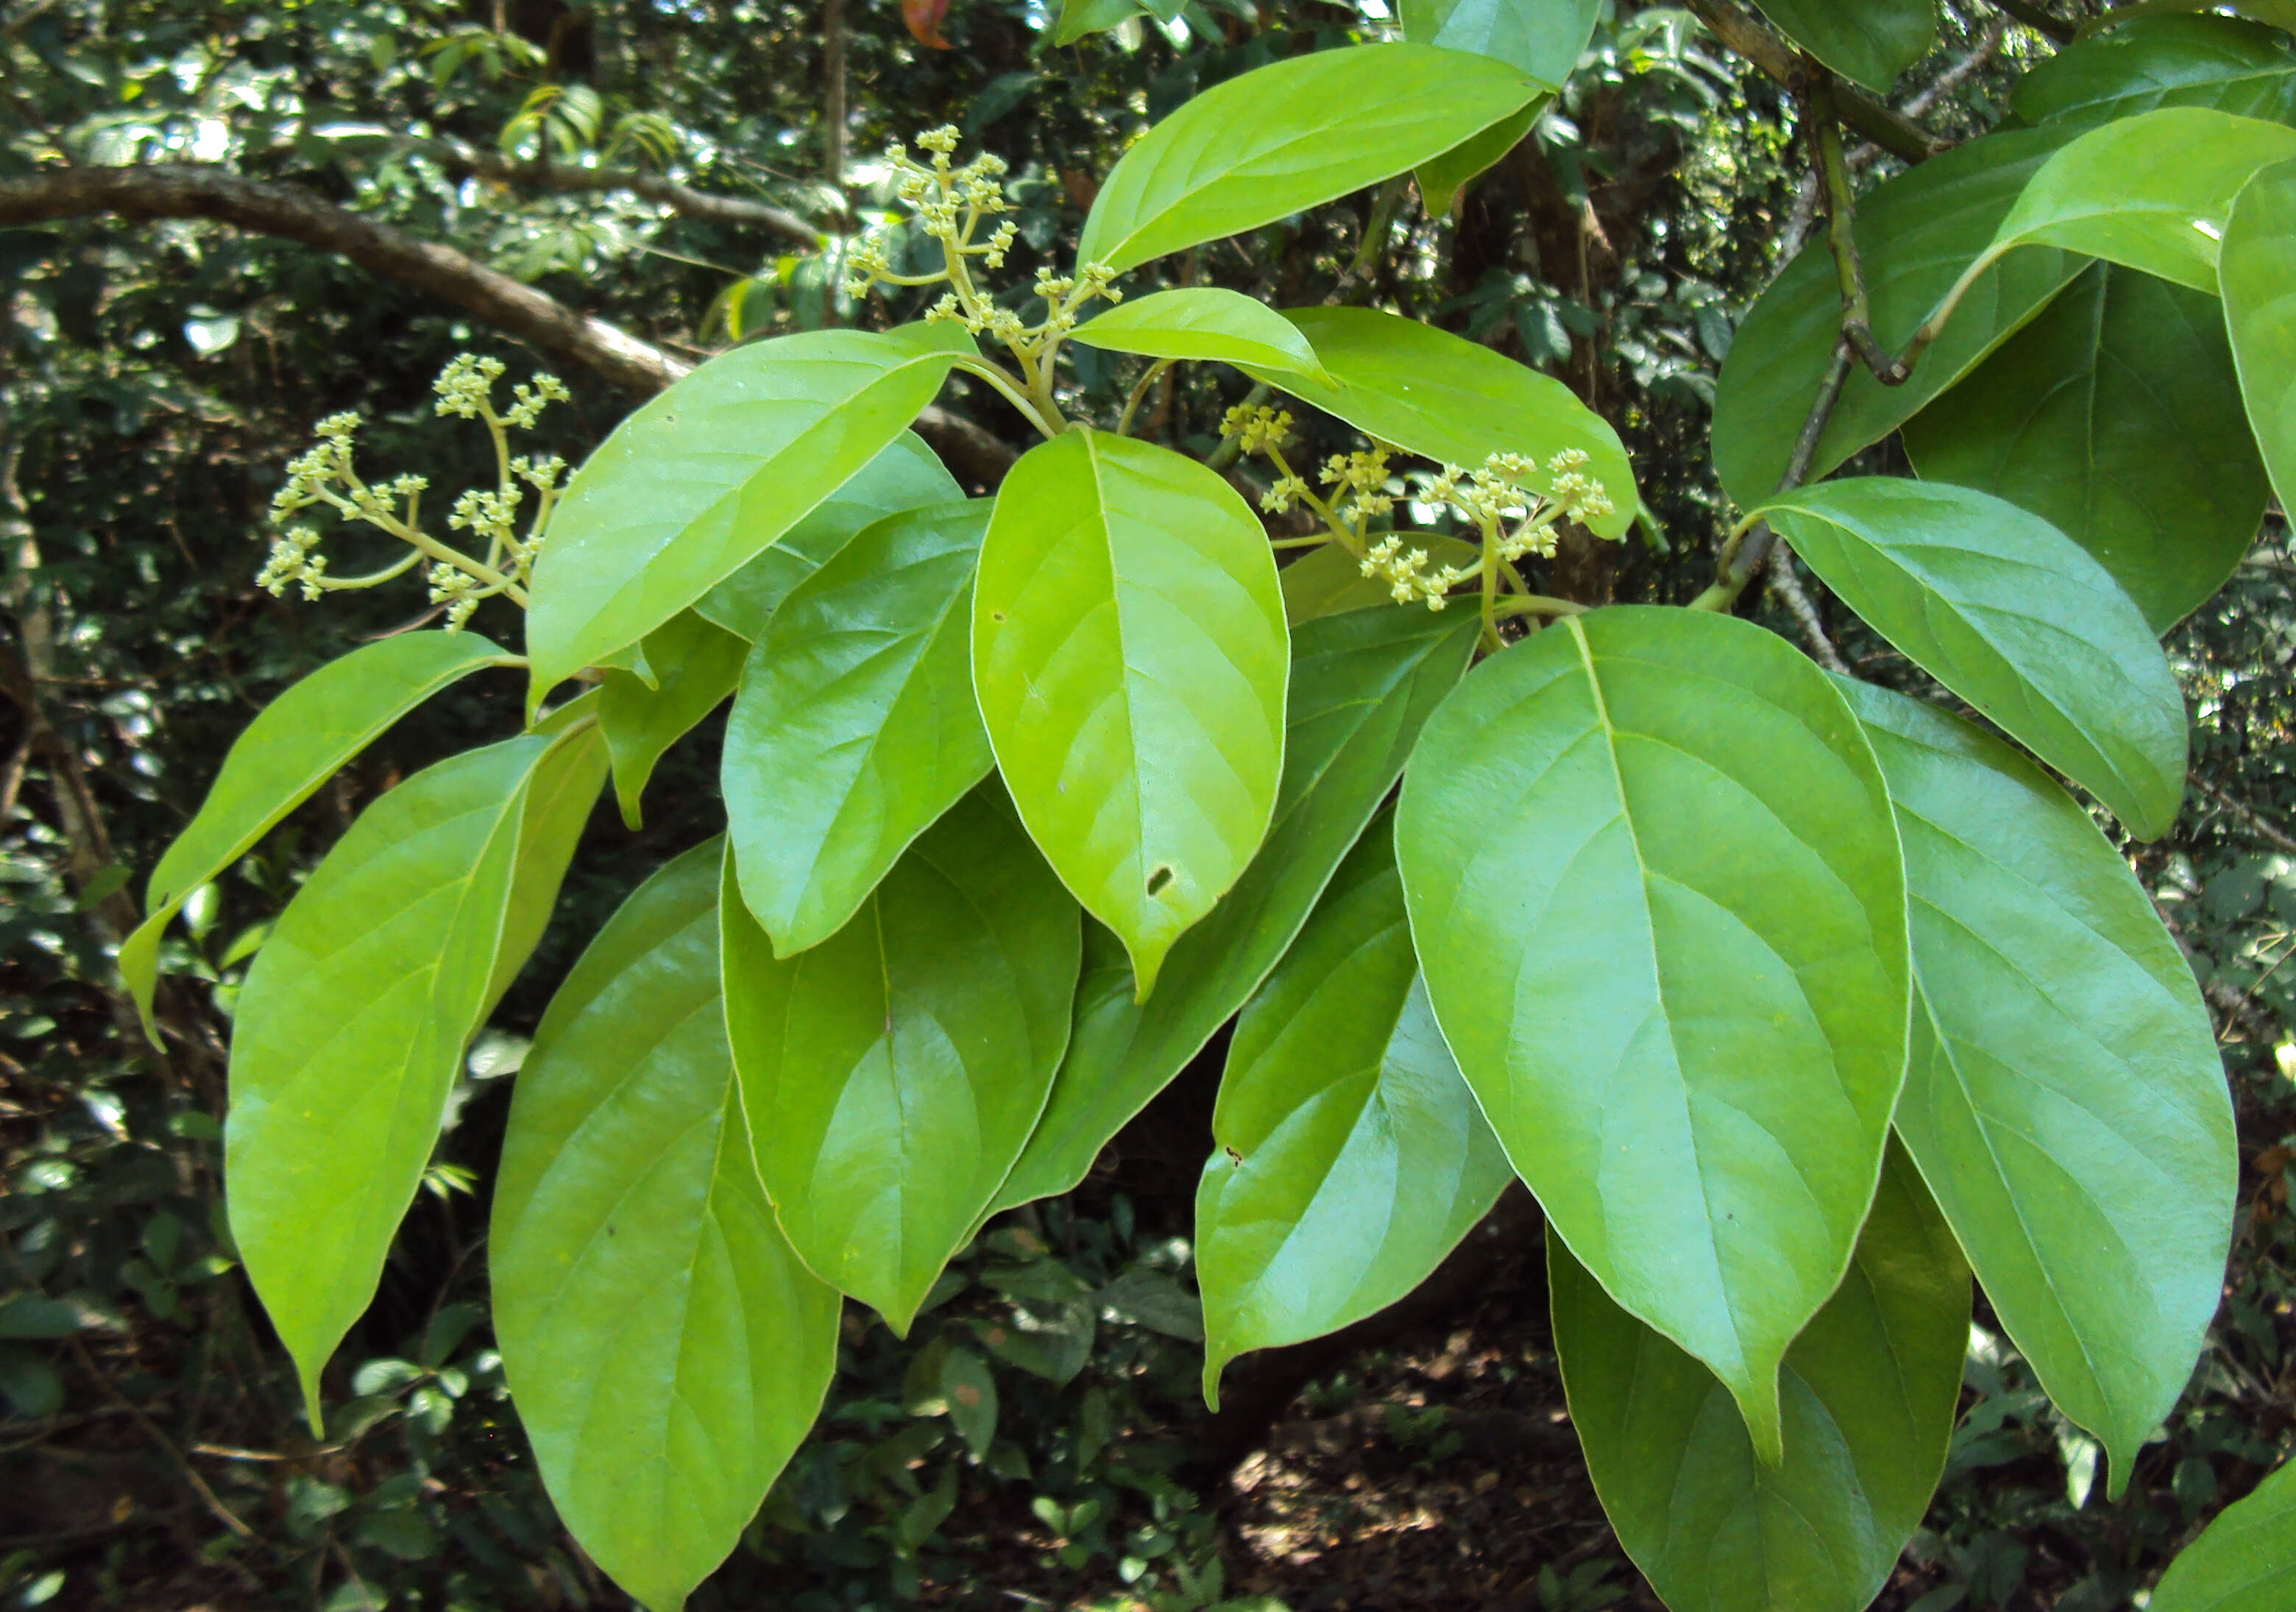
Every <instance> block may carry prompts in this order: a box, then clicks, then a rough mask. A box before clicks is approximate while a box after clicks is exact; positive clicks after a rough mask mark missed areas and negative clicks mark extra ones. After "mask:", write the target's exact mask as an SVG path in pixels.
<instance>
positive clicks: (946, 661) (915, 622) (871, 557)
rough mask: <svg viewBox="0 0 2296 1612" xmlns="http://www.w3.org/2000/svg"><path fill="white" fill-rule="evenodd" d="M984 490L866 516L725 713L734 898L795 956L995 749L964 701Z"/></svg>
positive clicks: (795, 598) (756, 657) (851, 904)
mask: <svg viewBox="0 0 2296 1612" xmlns="http://www.w3.org/2000/svg"><path fill="white" fill-rule="evenodd" d="M989 508H990V506H989V503H988V500H987V499H985V498H983V499H978V500H974V501H972V502H964V501H962V500H960V501H959V502H956V503H954V504H942V505H938V506H932V507H930V508H926V509H919V510H912V511H910V512H909V513H907V514H898V515H890V516H888V517H887V518H885V519H884V520H881V521H879V522H876V523H875V524H873V525H871V526H867V527H865V528H863V529H862V530H861V531H860V533H859V534H858V535H857V536H856V537H855V538H854V539H852V541H850V542H849V543H848V544H846V546H845V547H843V548H841V549H840V550H838V552H837V553H836V554H834V555H832V556H830V558H829V559H828V560H827V561H826V562H825V563H824V564H823V565H822V567H821V569H820V570H818V571H816V572H814V573H813V575H811V576H810V577H808V578H807V579H806V580H804V581H802V582H800V583H799V584H798V586H797V587H796V588H793V589H791V593H790V596H789V597H788V598H787V599H786V600H784V601H783V604H782V607H781V608H780V609H779V610H777V611H775V613H774V618H773V621H772V624H771V625H770V626H768V627H767V629H766V636H765V637H764V639H763V640H762V641H761V642H760V643H759V644H758V647H757V649H756V651H755V652H754V653H753V654H751V655H750V664H749V668H748V670H746V671H744V672H743V673H742V692H741V694H740V695H739V696H738V697H737V698H736V699H735V700H734V714H733V716H732V718H731V719H730V720H728V721H727V723H726V752H725V760H724V763H723V766H722V768H721V777H722V779H723V784H724V789H725V796H726V819H727V822H728V824H729V826H730V829H731V832H732V834H733V836H734V864H735V867H736V868H737V869H738V871H739V874H740V878H741V886H742V901H744V902H745V903H747V905H748V907H749V909H750V912H751V913H752V914H754V915H755V916H756V917H757V919H758V923H760V924H761V925H764V926H765V930H766V933H767V935H768V936H770V937H771V939H772V942H773V947H774V955H775V957H781V958H786V957H790V956H792V955H794V954H796V953H798V952H800V951H803V950H806V949H807V948H808V947H809V946H815V945H818V944H819V943H820V942H823V941H824V940H827V939H828V938H829V937H830V936H831V935H832V934H833V933H836V932H837V930H838V929H840V927H842V926H843V925H844V924H845V921H846V920H847V919H848V918H849V917H852V916H853V913H854V909H857V907H859V906H860V905H861V903H862V902H863V901H865V900H866V899H867V897H868V894H869V892H871V891H872V890H874V889H875V888H876V887H877V883H878V881H879V880H881V879H882V878H883V877H884V876H885V875H886V873H887V872H888V871H890V869H891V868H892V866H893V864H894V862H895V861H897V860H898V859H899V857H900V854H901V852H902V851H905V850H906V849H907V848H908V845H909V842H911V841H912V840H914V839H915V838H916V837H917V835H920V834H922V833H923V832H924V831H925V829H926V828H927V827H930V826H931V823H932V821H933V819H934V818H938V817H939V816H940V814H941V813H943V812H944V811H947V810H948V809H949V808H950V807H952V806H954V805H955V804H956V802H958V801H959V800H961V799H962V798H964V793H965V791H967V790H969V789H971V788H972V786H973V785H975V784H978V783H979V782H980V780H981V778H982V777H984V776H986V774H987V773H988V769H989V768H990V767H991V766H992V765H994V762H995V758H994V757H992V756H991V755H990V754H989V753H988V734H987V733H986V732H985V731H983V729H982V728H981V726H980V708H979V707H978V706H977V705H976V704H975V703H974V701H973V698H972V651H971V648H970V638H969V636H968V628H969V624H970V622H971V620H972V570H973V564H974V562H975V560H976V558H977V557H978V555H980V538H981V533H982V532H983V531H985V530H987V529H988V512H989Z"/></svg>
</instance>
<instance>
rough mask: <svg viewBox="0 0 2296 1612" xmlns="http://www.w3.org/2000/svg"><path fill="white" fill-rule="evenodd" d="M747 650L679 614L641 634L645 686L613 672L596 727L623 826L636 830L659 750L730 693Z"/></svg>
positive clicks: (633, 676)
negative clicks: (648, 678) (650, 680)
mask: <svg viewBox="0 0 2296 1612" xmlns="http://www.w3.org/2000/svg"><path fill="white" fill-rule="evenodd" d="M749 653H750V646H749V645H748V644H747V643H746V642H745V641H743V640H742V638H740V637H736V636H735V635H734V634H733V633H730V632H727V631H726V629H724V628H722V627H720V626H718V625H717V624H716V623H715V622H713V621H705V620H704V619H703V618H702V617H701V616H700V615H698V614H696V613H694V612H693V611H690V610H682V611H680V612H678V613H677V614H676V615H674V616H672V617H671V618H670V619H669V620H668V621H667V622H665V623H663V624H662V625H661V626H660V627H658V628H656V629H654V630H653V631H652V632H650V633H648V634H646V636H645V658H646V665H647V666H648V668H649V669H651V670H652V672H653V674H654V680H655V685H656V686H655V687H652V688H649V687H646V685H645V683H644V680H643V679H640V678H639V677H638V676H637V675H636V674H635V672H628V671H610V672H608V673H607V674H606V680H605V682H604V684H603V686H602V687H600V689H599V694H600V695H601V696H602V697H601V698H600V700H599V702H598V727H599V729H600V730H601V731H602V732H603V733H604V734H605V736H606V753H607V755H608V756H609V757H610V758H611V760H612V762H613V769H614V798H615V800H616V801H617V802H619V804H620V806H621V809H622V821H623V822H624V823H625V824H627V825H628V826H629V827H632V828H635V827H637V826H638V799H639V797H640V796H641V795H643V794H644V793H645V786H646V780H647V779H648V778H650V777H652V776H653V769H654V763H655V762H657V761H660V760H661V758H662V753H663V752H665V751H667V750H668V748H669V747H670V746H671V745H672V744H676V743H677V741H678V740H680V739H681V738H684V737H685V735H686V733H687V732H688V731H689V730H690V729H692V728H693V726H694V725H695V724H696V723H698V722H700V721H701V720H702V719H703V718H704V717H706V716H708V715H709V713H710V712H711V711H715V710H717V707H718V705H719V704H720V703H723V702H724V700H725V698H726V695H729V694H732V693H733V692H734V684H735V683H737V682H739V681H740V680H741V678H742V661H743V660H745V659H746V658H747V657H748V655H749Z"/></svg>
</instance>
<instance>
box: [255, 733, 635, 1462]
mask: <svg viewBox="0 0 2296 1612" xmlns="http://www.w3.org/2000/svg"><path fill="white" fill-rule="evenodd" d="M604 750H605V746H604V744H603V742H602V741H601V740H600V739H599V737H598V734H597V730H596V728H595V727H594V726H592V725H582V726H580V727H578V728H577V729H576V730H575V731H573V732H561V733H554V734H529V735H527V736H522V737H520V738H515V739H510V740H506V741H504V743H502V744H490V745H488V746H487V747H486V748H485V749H483V750H474V751H469V752H465V753H463V754H461V755H458V756H453V757H450V758H449V759H447V761H441V762H439V764H438V765H437V766H435V767H432V768H430V769H427V770H426V771H423V772H420V773H417V774H416V775H415V776H414V777H412V778H409V779H408V780H407V781H406V783H404V784H401V785H399V786H398V788H396V789H394V790H392V791H391V792H390V793H389V794H386V795H384V796H382V797H381V799H380V800H378V801H376V802H374V804H373V805H372V806H370V807H369V808H367V810H365V812H363V813H362V814H361V815H360V817H359V818H358V820H357V822H355V823H353V824H352V825H351V827H350V830H349V832H348V833H347V834H345V835H343V837H342V839H341V840H340V842H338V843H337V844H336V845H335V847H334V849H333V850H332V851H329V852H328V854H327V857H326V859H325V860H324V861H323V862H321V863H320V864H319V867H318V869H317V870H316V872H314V873H313V874H312V875H311V877H310V879H309V881H308V882H307V884H304V886H303V888H302V889H301V890H300V891H299V892H297V893H296V896H295V899H294V900H293V901H290V902H289V903H288V904H287V910H286V911H285V912H283V913H282V914H281V915H280V917H279V923H278V925H277V927H275V929H274V930H273V931H272V933H271V938H270V939H269V940H268V941H266V942H265V943H264V947H263V950H261V951H259V952H258V953H257V954H256V958H255V962H254V964H253V966H250V969H249V970H248V976H247V983H246V985H245V987H244V988H243V989H242V991H241V992H240V998H239V1006H238V1010H237V1012H236V1014H235V1015H234V1023H233V1035H232V1043H231V1075H230V1081H231V1111H230V1117H229V1119H228V1120H227V1121H226V1123H225V1128H224V1170H225V1186H226V1189H227V1201H228V1204H229V1208H230V1214H231V1229H232V1235H233V1237H234V1239H236V1241H237V1243H238V1245H239V1251H240V1255H241V1258H242V1261H243V1262H245V1264H246V1267H247V1273H248V1278H249V1279H250V1281H252V1282H253V1283H254V1285H255V1290H256V1292H257V1294H258V1296H260V1297H261V1298H262V1300H263V1305H264V1308H265V1309H266V1311H267V1312H269V1313H270V1316H271V1320H272V1325H273V1326H274V1327H275V1328H276V1329H277V1331H278V1333H279V1336H280V1340H281V1341H282V1342H283V1343H284V1344H285V1345H287V1348H288V1351H289V1353H291V1354H292V1355H293V1356H294V1359H295V1364H296V1367H297V1369H298V1370H299V1372H300V1374H301V1377H302V1380H303V1390H304V1395H305V1398H306V1400H307V1402H308V1403H309V1406H310V1409H311V1424H312V1426H313V1427H318V1426H320V1425H321V1424H320V1419H319V1416H318V1412H317V1404H318V1377H319V1371H320V1369H321V1368H322V1367H324V1365H325V1364H326V1361H327V1357H328V1355H330V1354H331V1353H333V1351H334V1347H335V1345H336V1344H338V1343H339V1342H340V1341H341V1339H342V1336H343V1334H344V1333H345V1332H347V1331H348V1330H349V1329H350V1327H351V1323H352V1322H354V1321H356V1320H357V1319H358V1317H359V1314H360V1312H362V1311H364V1310H365V1308H366V1306H367V1303H368V1301H369V1300H370V1299H372V1298H373V1296H374V1289H375V1284H376V1281H377V1279H379V1278H380V1276H381V1271H382V1260H383V1254H384V1253H385V1252H386V1251H387V1250H388V1249H389V1246H390V1239H391V1236H392V1234H393V1232H395V1231H396V1230H398V1221H399V1218H400V1216H401V1215H403V1214H404V1213H406V1205H407V1203H408V1201H409V1200H410V1199H411V1198H412V1197H414V1188H415V1185H416V1183H417V1181H418V1180H419V1179H420V1178H421V1176H422V1168H423V1166H424V1164H427V1163H428V1162H429V1160H430V1148H431V1145H432V1144H433V1143H434V1142H435V1141H436V1140H437V1139H438V1135H439V1121H440V1118H441V1116H442V1114H443V1112H444V1109H445V1106H446V1102H447V1093H448V1091H449V1090H451V1089H452V1087H453V1085H454V1081H455V1073H456V1071H457V1069H458V1068H459V1067H460V1065H461V1062H462V1055H463V1045H464V1043H466V1042H467V1041H468V1040H469V1039H470V1037H471V1033H472V1032H474V1031H476V1030H477V1029H478V1027H479V1024H480V1020H481V1018H482V1016H483V1015H484V1014H485V1012H486V1010H487V1008H488V1007H489V1006H490V1005H491V1003H492V1000H493V999H494V997H495V995H496V981H497V980H498V979H500V980H503V981H504V982H506V981H507V977H508V975H509V974H510V973H511V972H512V971H514V970H515V967H516V966H517V963H518V961H520V960H521V958H522V957H523V952H522V951H521V952H519V953H518V955H517V956H512V955H511V954H510V953H511V950H512V948H508V947H506V946H505V944H504V942H505V941H506V940H516V939H522V940H523V941H524V942H525V944H526V945H527V946H529V947H530V946H531V945H532V943H533V940H534V938H535V936H536V935H537V934H538V933H539V926H538V925H537V923H536V922H535V921H534V920H533V918H532V916H531V909H532V908H533V906H534V904H535V903H534V901H533V900H532V897H533V895H534V894H535V893H537V892H534V890H533V888H532V885H533V883H534V881H532V880H526V881H522V880H521V877H520V873H521V862H531V863H539V864H540V865H542V866H543V868H545V871H550V872H553V877H552V878H551V879H550V880H549V883H550V884H553V886H554V884H555V883H556V878H555V876H554V874H555V873H556V872H562V870H563V868H564V867H565V858H566V856H567V855H568V854H570V851H571V849H572V847H571V846H570V844H562V843H537V844H529V843H525V838H526V836H525V835H524V832H523V830H524V827H525V818H526V814H527V809H528V806H529V801H530V800H531V799H533V798H535V797H540V798H541V799H542V800H543V801H545V802H554V801H556V800H557V799H559V798H560V797H561V796H562V794H566V793H570V792H574V793H578V790H579V788H580V785H581V783H582V781H583V780H584V779H585V778H586V781H587V784H588V788H589V792H590V794H591V796H592V798H595V795H596V793H597V790H598V786H599V785H600V784H602V783H603V781H604V773H605V755H604ZM569 779H570V780H571V785H569V783H568V780H569ZM537 837H539V838H543V839H545V840H546V839H548V838H549V837H550V836H546V835H545V836H537ZM521 884H525V885H526V890H525V892H524V894H525V897H526V899H524V900H520V899H518V898H520V896H521ZM547 905H548V904H547V902H545V903H543V907H544V910H545V912H546V910H547ZM513 909H520V910H521V911H522V912H524V913H525V914H526V915H527V916H524V917H520V916H519V914H518V913H517V912H514V910H513ZM514 918H515V919H516V922H515V923H514V922H513V919H514Z"/></svg>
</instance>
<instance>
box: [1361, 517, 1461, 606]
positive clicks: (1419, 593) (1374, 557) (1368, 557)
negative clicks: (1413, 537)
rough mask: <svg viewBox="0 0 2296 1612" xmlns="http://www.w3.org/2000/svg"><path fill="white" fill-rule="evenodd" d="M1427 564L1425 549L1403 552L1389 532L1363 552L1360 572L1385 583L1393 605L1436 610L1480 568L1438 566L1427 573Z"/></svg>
mask: <svg viewBox="0 0 2296 1612" xmlns="http://www.w3.org/2000/svg"><path fill="white" fill-rule="evenodd" d="M1428 563H1429V560H1428V554H1427V551H1426V550H1425V549H1423V548H1411V549H1406V548H1405V547H1403V539H1401V538H1400V537H1398V536H1397V535H1396V534H1395V533H1394V532H1390V533H1388V534H1387V535H1386V536H1385V537H1383V538H1382V539H1380V540H1379V541H1378V542H1376V543H1374V544H1373V545H1372V546H1371V547H1370V548H1369V549H1367V550H1365V554H1364V557H1363V563H1362V566H1361V570H1362V572H1363V574H1364V575H1365V576H1367V577H1377V578H1378V579H1379V580H1382V581H1383V582H1385V583H1386V584H1387V585H1388V588H1387V591H1388V594H1389V596H1390V597H1392V598H1393V599H1394V600H1395V602H1396V603H1397V604H1398V605H1409V604H1413V603H1416V602H1422V601H1423V602H1424V603H1425V605H1426V606H1427V608H1428V609H1430V610H1440V609H1442V608H1443V606H1444V605H1447V604H1448V603H1450V594H1451V590H1452V589H1453V588H1456V587H1458V586H1459V585H1460V584H1461V583H1463V582H1469V581H1472V580H1474V579H1475V578H1476V577H1477V576H1478V575H1480V572H1481V569H1482V568H1481V567H1480V566H1479V565H1438V566H1436V567H1435V568H1434V569H1433V570H1429V569H1428Z"/></svg>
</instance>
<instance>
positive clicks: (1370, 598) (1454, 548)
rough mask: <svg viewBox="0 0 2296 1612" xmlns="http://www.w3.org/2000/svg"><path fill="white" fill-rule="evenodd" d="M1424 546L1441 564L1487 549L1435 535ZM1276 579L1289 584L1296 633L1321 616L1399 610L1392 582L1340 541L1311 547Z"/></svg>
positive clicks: (1287, 617) (1286, 602)
mask: <svg viewBox="0 0 2296 1612" xmlns="http://www.w3.org/2000/svg"><path fill="white" fill-rule="evenodd" d="M1419 545H1420V547H1423V548H1425V549H1426V550H1427V557H1428V559H1429V560H1430V561H1431V562H1432V563H1434V564H1437V565H1465V564H1469V563H1473V562H1475V561H1479V560H1480V558H1481V557H1482V552H1483V551H1482V548H1481V546H1480V545H1479V544H1474V543H1467V542H1463V541H1462V540H1461V539H1457V538H1442V537H1430V538H1425V539H1419ZM1276 580H1277V581H1278V582H1279V583H1281V584H1282V586H1283V620H1284V621H1285V623H1286V624H1287V625H1288V626H1290V627H1291V628H1292V629H1293V630H1294V631H1297V630H1298V629H1299V628H1300V625H1301V624H1302V623H1303V622H1307V621H1314V620H1315V619H1316V617H1318V616H1335V615H1341V614H1344V613H1347V612H1349V611H1350V610H1371V609H1374V608H1384V609H1388V610H1393V609H1397V608H1398V604H1397V601H1396V597H1395V594H1394V592H1393V591H1392V585H1391V584H1390V583H1387V582H1384V581H1382V580H1380V579H1379V578H1377V577H1367V576H1365V575H1364V573H1363V565H1362V563H1361V562H1360V561H1358V560H1357V558H1356V557H1355V555H1351V554H1349V552H1348V551H1347V550H1346V549H1344V548H1342V547H1340V546H1339V545H1338V544H1336V543H1326V544H1325V545H1324V547H1321V548H1311V549H1309V550H1308V552H1307V553H1306V554H1304V555H1300V557H1299V558H1298V559H1296V560H1294V561H1292V563H1290V564H1289V565H1286V566H1285V567H1284V568H1283V570H1282V571H1281V572H1278V573H1277V574H1276Z"/></svg>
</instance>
